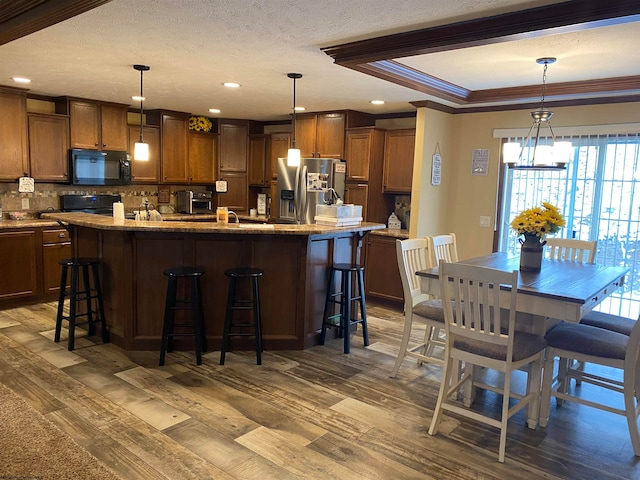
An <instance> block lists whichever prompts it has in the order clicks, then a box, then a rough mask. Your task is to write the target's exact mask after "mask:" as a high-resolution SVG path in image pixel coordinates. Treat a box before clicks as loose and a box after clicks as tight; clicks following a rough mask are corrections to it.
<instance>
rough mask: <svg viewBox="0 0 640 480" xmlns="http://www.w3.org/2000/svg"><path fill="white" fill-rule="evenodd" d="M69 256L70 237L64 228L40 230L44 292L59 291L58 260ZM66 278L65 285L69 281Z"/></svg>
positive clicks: (59, 269)
mask: <svg viewBox="0 0 640 480" xmlns="http://www.w3.org/2000/svg"><path fill="white" fill-rule="evenodd" d="M70 256H71V237H70V235H69V232H68V231H67V230H66V229H64V228H58V229H45V230H43V231H42V278H43V288H44V293H45V294H48V293H55V292H59V291H60V274H61V268H62V267H61V265H60V264H59V263H58V261H60V260H62V259H63V258H68V257H70ZM70 280H71V279H70V278H68V279H67V286H69V281H70Z"/></svg>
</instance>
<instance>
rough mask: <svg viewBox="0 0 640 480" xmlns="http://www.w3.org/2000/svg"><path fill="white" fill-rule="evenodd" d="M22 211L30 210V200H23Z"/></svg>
mask: <svg viewBox="0 0 640 480" xmlns="http://www.w3.org/2000/svg"><path fill="white" fill-rule="evenodd" d="M22 209H23V210H28V209H29V199H28V198H23V199H22Z"/></svg>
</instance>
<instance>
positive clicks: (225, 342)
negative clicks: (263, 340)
mask: <svg viewBox="0 0 640 480" xmlns="http://www.w3.org/2000/svg"><path fill="white" fill-rule="evenodd" d="M235 297H236V279H235V277H234V278H231V280H230V281H229V293H228V294H227V310H226V313H225V316H224V330H223V332H222V347H221V349H220V365H224V358H225V355H226V353H227V352H228V351H229V334H230V333H231V317H232V315H233V310H232V306H233V300H234V299H235Z"/></svg>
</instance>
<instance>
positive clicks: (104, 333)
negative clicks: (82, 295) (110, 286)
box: [91, 265, 109, 343]
mask: <svg viewBox="0 0 640 480" xmlns="http://www.w3.org/2000/svg"><path fill="white" fill-rule="evenodd" d="M91 271H92V272H93V286H94V287H95V290H96V295H97V297H98V299H97V300H98V313H99V315H100V329H101V333H102V342H103V343H108V342H109V332H108V331H107V320H106V317H105V316H104V301H103V299H102V286H101V285H100V274H99V272H98V266H97V265H93V266H92V268H91Z"/></svg>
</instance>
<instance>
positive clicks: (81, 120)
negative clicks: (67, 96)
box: [69, 100, 124, 150]
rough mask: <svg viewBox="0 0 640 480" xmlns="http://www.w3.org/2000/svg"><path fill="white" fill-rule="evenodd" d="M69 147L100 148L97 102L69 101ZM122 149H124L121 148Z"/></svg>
mask: <svg viewBox="0 0 640 480" xmlns="http://www.w3.org/2000/svg"><path fill="white" fill-rule="evenodd" d="M69 116H70V119H69V123H70V128H71V148H87V149H91V150H99V149H100V145H101V144H100V107H99V105H98V104H97V103H93V102H82V101H78V100H70V101H69ZM123 150H124V149H123Z"/></svg>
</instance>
